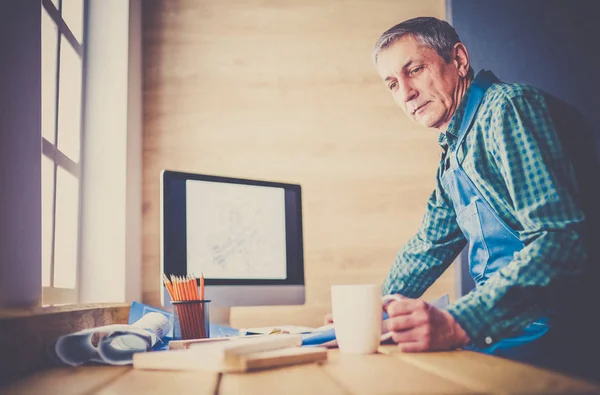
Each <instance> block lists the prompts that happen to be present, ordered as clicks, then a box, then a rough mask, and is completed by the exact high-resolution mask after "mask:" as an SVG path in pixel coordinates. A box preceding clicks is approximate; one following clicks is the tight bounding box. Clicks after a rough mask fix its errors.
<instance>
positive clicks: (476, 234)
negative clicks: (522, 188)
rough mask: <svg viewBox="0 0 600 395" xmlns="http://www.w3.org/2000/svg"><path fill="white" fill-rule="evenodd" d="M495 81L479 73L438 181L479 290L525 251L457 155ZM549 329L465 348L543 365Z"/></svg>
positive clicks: (544, 324) (539, 324)
mask: <svg viewBox="0 0 600 395" xmlns="http://www.w3.org/2000/svg"><path fill="white" fill-rule="evenodd" d="M495 82H497V80H496V78H495V77H494V75H493V74H492V73H490V72H486V71H482V72H480V73H479V74H478V75H477V77H476V78H475V80H474V81H473V83H472V84H473V86H472V90H471V93H470V95H469V98H468V102H467V106H466V109H465V116H464V117H463V120H462V124H461V126H460V129H459V134H458V141H457V144H456V145H455V146H454V149H453V151H452V152H451V153H450V155H448V159H447V160H448V163H447V164H446V166H447V168H448V170H447V171H446V172H445V173H444V175H443V177H442V184H443V186H444V188H445V189H446V191H447V192H448V195H449V196H450V198H451V200H452V204H453V206H454V210H455V212H456V215H457V222H458V225H459V227H460V229H461V231H462V232H463V234H464V235H465V237H466V238H467V240H468V241H469V248H468V256H469V270H470V273H471V275H472V277H473V280H474V281H475V284H476V286H478V287H480V286H482V285H484V284H485V282H486V280H487V279H489V278H490V277H491V276H492V275H494V273H496V272H497V271H498V270H500V269H502V268H503V267H505V266H506V265H508V264H509V263H510V262H511V261H512V259H513V255H514V253H516V252H518V251H520V250H521V249H523V247H524V244H523V242H522V241H521V240H520V239H519V237H518V235H517V234H516V233H515V231H514V230H512V229H511V228H510V227H509V226H508V225H507V224H506V223H505V222H504V221H503V220H502V219H501V218H500V216H499V215H498V214H497V213H496V212H495V211H494V209H493V208H492V207H491V206H490V204H489V203H488V202H487V201H486V199H485V198H484V197H483V196H482V194H481V193H480V191H479V190H478V189H477V187H476V186H475V184H474V183H473V181H472V180H471V179H470V178H469V177H468V176H467V174H466V173H465V171H464V170H463V168H462V167H461V165H460V163H459V162H458V159H457V153H458V152H459V150H460V149H461V146H462V144H463V142H464V139H465V136H466V135H467V134H468V133H469V131H470V129H471V125H472V123H473V119H474V118H475V114H476V113H477V109H478V108H479V105H480V104H481V101H482V99H483V96H484V94H485V92H486V90H487V89H488V88H489V87H490V86H491V85H492V84H493V83H495ZM549 328H550V323H549V322H548V319H547V318H544V319H541V320H538V321H536V322H534V323H533V324H531V325H529V326H528V327H526V328H525V329H524V330H523V331H522V332H521V333H520V334H518V335H516V336H513V337H509V338H504V339H493V338H491V337H489V338H488V343H489V344H490V346H489V347H486V348H481V347H475V346H470V347H467V348H469V349H472V350H476V351H480V352H483V353H488V354H494V355H500V356H504V357H508V358H511V359H515V360H520V361H523V362H531V363H536V362H541V361H540V359H543V358H544V353H543V349H544V342H542V341H541V340H542V338H543V337H544V335H546V334H547V333H548V331H549Z"/></svg>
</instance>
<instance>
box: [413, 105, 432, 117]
mask: <svg viewBox="0 0 600 395" xmlns="http://www.w3.org/2000/svg"><path fill="white" fill-rule="evenodd" d="M428 104H429V102H425V103H423V104H421V105H420V106H419V107H417V108H415V109H414V110H412V112H411V114H412V115H413V116H414V115H416V114H417V113H418V112H420V111H421V110H423V109H424V108H425V106H426V105H428Z"/></svg>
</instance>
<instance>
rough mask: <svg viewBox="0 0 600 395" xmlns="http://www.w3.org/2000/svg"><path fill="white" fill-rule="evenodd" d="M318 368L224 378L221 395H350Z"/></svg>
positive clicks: (282, 369)
mask: <svg viewBox="0 0 600 395" xmlns="http://www.w3.org/2000/svg"><path fill="white" fill-rule="evenodd" d="M348 393H349V392H347V391H346V390H344V388H343V387H341V386H340V385H339V384H338V383H337V382H336V381H335V380H334V379H332V378H331V377H330V376H329V375H328V374H326V373H325V372H324V371H323V370H322V369H321V368H320V365H318V364H308V365H297V366H288V367H283V368H278V369H269V370H264V371H258V372H251V373H238V374H225V375H223V377H222V378H221V385H220V387H219V395H229V394H232V395H245V394H248V395H254V394H261V395H268V394H273V395H280V394H286V395H295V394H331V395H337V394H348Z"/></svg>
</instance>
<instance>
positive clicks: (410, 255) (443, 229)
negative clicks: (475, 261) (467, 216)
mask: <svg viewBox="0 0 600 395" xmlns="http://www.w3.org/2000/svg"><path fill="white" fill-rule="evenodd" d="M440 169H441V166H440ZM440 172H441V170H439V171H438V176H437V185H436V189H435V190H434V192H433V193H432V194H431V196H430V197H429V200H428V201H427V211H426V212H425V216H424V218H423V222H422V224H421V227H420V229H419V231H418V232H417V234H416V235H415V236H413V237H412V238H411V239H410V240H409V241H408V243H406V244H405V245H404V247H402V249H401V250H400V251H399V252H398V256H397V257H396V260H395V261H394V264H393V265H392V267H391V269H390V271H389V273H388V276H387V278H386V280H385V282H384V284H383V291H384V294H393V293H399V294H401V295H403V296H406V297H409V298H418V297H420V296H421V295H422V294H423V292H425V290H427V288H429V286H430V285H431V284H433V282H434V281H435V280H436V279H437V278H438V277H439V276H440V275H441V274H442V273H443V272H444V270H446V268H447V267H448V266H449V265H450V264H451V263H452V261H453V260H454V258H456V256H457V255H458V254H459V253H460V251H461V250H462V249H463V247H464V246H465V244H466V239H465V238H464V236H463V234H462V232H461V230H460V228H459V227H458V224H457V222H456V214H455V212H454V208H453V207H452V203H451V201H450V199H449V197H448V196H447V195H446V194H445V193H444V191H443V189H442V187H441V183H440V177H441V173H440Z"/></svg>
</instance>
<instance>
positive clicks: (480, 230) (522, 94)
mask: <svg viewBox="0 0 600 395" xmlns="http://www.w3.org/2000/svg"><path fill="white" fill-rule="evenodd" d="M374 61H375V64H376V67H377V70H378V73H379V75H380V76H381V78H382V79H383V81H384V83H385V85H386V87H387V89H388V90H389V92H390V93H391V95H392V97H393V98H394V100H395V101H396V103H397V104H398V105H399V106H400V107H401V108H402V110H403V111H404V112H405V113H406V114H407V115H408V116H409V117H410V118H411V119H412V120H414V121H415V122H417V123H419V124H421V125H423V126H426V127H428V128H434V129H437V130H438V131H439V132H441V134H440V137H439V144H440V146H441V147H442V150H443V153H442V157H441V161H440V166H439V169H438V171H437V178H436V181H437V184H436V188H435V190H434V191H433V193H432V195H431V197H430V198H429V201H428V203H427V211H426V213H425V217H424V219H423V222H422V225H421V227H420V229H419V230H418V232H417V234H416V235H415V236H414V237H412V238H411V239H410V240H409V241H408V243H407V244H406V245H405V246H404V247H403V248H402V249H401V250H400V251H399V253H398V256H397V258H396V260H395V262H394V264H393V266H392V267H391V269H390V272H389V275H388V277H387V279H386V281H385V283H384V292H385V293H386V294H400V295H402V296H403V297H404V298H403V299H402V300H400V301H394V302H392V303H390V304H388V305H387V307H386V310H387V313H388V314H389V319H387V320H386V321H385V322H384V326H385V328H386V329H387V330H390V331H393V332H394V334H393V337H392V338H393V340H394V341H395V342H396V343H398V346H399V347H400V348H401V349H402V350H403V351H405V352H418V351H429V350H449V349H453V348H457V347H465V348H470V349H474V350H478V351H481V352H486V353H490V354H495V355H500V356H505V357H508V358H512V359H516V360H521V361H526V362H532V363H537V364H544V365H546V366H550V367H557V368H561V369H562V368H565V365H567V367H570V366H572V359H576V358H579V359H581V354H580V352H581V350H582V349H583V348H581V347H580V346H581V344H583V342H578V341H577V340H576V338H577V337H578V336H579V335H582V332H579V333H578V331H581V330H583V328H579V326H580V324H581V323H582V320H581V317H578V316H577V314H580V313H581V310H582V309H577V308H574V306H575V305H573V304H571V303H572V302H573V301H579V302H578V306H579V307H581V306H582V301H583V298H584V297H587V294H586V293H585V292H584V291H582V290H583V289H587V288H586V287H584V275H585V274H586V273H587V270H588V266H589V265H588V263H587V262H589V261H590V257H589V255H590V254H589V248H588V246H587V244H586V242H587V238H586V237H587V231H586V229H587V224H588V218H587V217H586V214H585V213H584V211H585V210H584V208H586V207H587V205H586V203H585V202H586V201H585V199H584V198H583V192H584V191H583V189H585V188H586V185H587V184H586V183H585V180H583V179H581V178H580V179H578V177H579V175H578V174H577V173H576V167H577V166H576V165H579V164H581V165H582V166H584V165H587V164H589V163H592V162H593V158H592V156H590V155H588V156H586V159H585V160H586V161H587V162H585V161H584V160H583V159H581V158H577V155H574V154H573V151H574V150H576V149H579V148H577V147H575V145H574V144H571V145H569V143H565V140H564V139H563V138H562V136H563V132H564V133H569V136H567V137H566V139H567V140H570V141H571V142H575V141H576V142H579V143H581V142H582V141H583V140H582V138H584V137H585V135H584V133H583V130H584V128H583V126H582V125H584V123H583V120H582V119H581V117H580V116H579V115H578V114H577V113H576V112H575V111H573V109H572V108H570V107H569V106H567V105H566V104H565V103H562V102H560V101H558V100H557V99H555V98H553V97H551V96H550V95H548V94H547V93H545V92H543V91H541V90H539V89H536V88H533V87H531V86H527V85H520V84H507V83H503V82H500V81H499V80H498V79H497V78H496V77H495V76H494V74H492V73H491V72H489V71H481V72H479V73H478V74H477V75H474V73H473V70H472V68H471V67H470V63H469V53H468V51H467V48H466V47H465V45H464V44H462V43H461V42H460V41H459V37H458V35H457V33H456V31H455V30H454V29H453V28H452V27H451V26H450V25H449V24H448V23H446V22H444V21H441V20H438V19H436V18H415V19H411V20H408V21H405V22H403V23H400V24H398V25H396V26H394V27H392V28H391V29H389V30H388V31H386V32H385V33H383V35H382V36H381V37H380V39H379V40H378V41H377V44H376V46H375V50H374ZM556 114H558V116H557V115H556ZM577 135H581V136H583V137H581V138H579V137H577V138H576V136H577ZM571 146H573V148H572V147H571ZM579 162H581V163H579ZM584 162H585V163H584ZM595 176H596V177H597V173H596V175H595ZM595 183H596V184H597V183H598V181H597V180H596V181H595ZM596 190H597V188H596ZM467 243H468V259H469V268H470V273H471V275H472V276H473V279H474V281H475V283H476V288H475V289H474V290H472V291H471V292H470V293H468V294H467V295H465V296H463V297H461V298H459V299H458V300H456V302H455V303H453V304H451V305H450V306H448V307H447V308H446V309H437V308H435V307H433V306H431V305H428V304H427V303H425V302H423V301H422V300H420V299H417V298H419V297H420V296H421V295H422V294H423V292H424V291H425V290H426V289H427V288H428V287H429V286H430V285H431V284H432V283H433V282H434V281H435V280H436V279H437V278H438V277H439V276H440V275H441V274H442V272H443V271H444V270H445V269H446V268H447V267H448V266H449V265H450V264H451V262H452V261H453V260H454V259H455V258H456V256H457V255H458V254H459V253H460V251H461V250H462V249H463V247H464V246H465V245H467ZM596 278H597V277H596ZM597 299H600V298H597ZM584 314H587V315H588V316H589V315H590V311H587V312H585V313H584ZM596 314H597V313H596ZM576 319H577V321H575V320H576ZM576 330H577V331H576ZM598 330H599V331H600V329H598ZM569 357H572V359H569ZM560 363H563V365H560Z"/></svg>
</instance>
